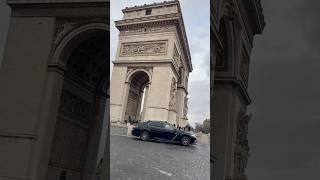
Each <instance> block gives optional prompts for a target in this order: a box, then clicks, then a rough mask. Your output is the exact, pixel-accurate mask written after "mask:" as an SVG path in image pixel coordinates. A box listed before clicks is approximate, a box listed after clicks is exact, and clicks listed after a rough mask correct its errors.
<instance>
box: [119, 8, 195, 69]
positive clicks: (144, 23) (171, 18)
mask: <svg viewBox="0 0 320 180" xmlns="http://www.w3.org/2000/svg"><path fill="white" fill-rule="evenodd" d="M115 25H116V27H117V28H118V30H119V31H124V30H129V29H134V28H141V27H150V26H163V25H175V26H176V27H177V34H178V37H179V40H180V41H181V45H182V50H183V52H184V54H185V57H186V59H187V65H188V70H189V72H191V71H192V70H193V67H192V62H191V55H190V49H189V44H188V40H187V35H186V32H185V27H184V25H183V19H182V16H181V14H179V13H170V14H162V15H154V16H148V17H139V18H131V19H123V20H119V21H115Z"/></svg>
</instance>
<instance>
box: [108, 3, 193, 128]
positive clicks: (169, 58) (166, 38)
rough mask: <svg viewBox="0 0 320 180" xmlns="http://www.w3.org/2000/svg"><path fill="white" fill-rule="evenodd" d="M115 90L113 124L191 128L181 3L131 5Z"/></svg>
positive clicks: (122, 35)
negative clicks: (147, 122)
mask: <svg viewBox="0 0 320 180" xmlns="http://www.w3.org/2000/svg"><path fill="white" fill-rule="evenodd" d="M122 12H123V18H122V20H119V21H116V22H115V25H116V27H117V28H118V30H119V31H120V34H119V42H118V49H117V53H116V58H115V61H113V64H114V67H113V72H112V79H111V86H110V95H111V97H110V113H111V115H110V118H111V122H112V123H117V122H121V123H123V122H124V121H125V120H128V119H132V120H141V121H145V120H161V121H168V122H170V123H172V124H177V125H179V126H181V127H183V126H186V125H187V120H188V119H187V109H188V106H187V104H188V98H187V95H188V90H187V89H188V77H189V73H190V72H191V71H192V63H191V56H190V51H189V45H188V41H187V36H186V32H185V27H184V23H183V18H182V13H181V8H180V4H179V1H168V2H162V3H153V4H148V5H143V6H134V7H126V8H125V9H123V10H122Z"/></svg>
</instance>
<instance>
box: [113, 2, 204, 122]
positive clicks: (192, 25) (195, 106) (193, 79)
mask: <svg viewBox="0 0 320 180" xmlns="http://www.w3.org/2000/svg"><path fill="white" fill-rule="evenodd" d="M162 1H163V0H134V1H132V0H121V1H111V8H110V9H111V17H110V18H111V27H110V28H111V35H110V36H111V38H110V39H111V44H110V46H111V49H110V52H111V53H110V59H111V60H112V61H113V60H114V59H115V54H116V49H117V45H118V34H119V31H118V29H117V28H116V27H115V25H114V21H116V20H120V19H122V16H123V13H122V11H121V10H122V9H124V8H125V7H131V6H134V5H143V4H149V3H153V2H162ZM180 2H181V3H180V4H181V9H182V15H183V20H184V23H185V29H186V32H187V37H188V43H189V46H190V53H191V58H192V64H193V69H194V70H193V71H192V73H191V74H190V78H189V96H188V97H189V104H188V106H189V111H188V118H189V122H190V124H191V125H194V123H195V122H199V123H202V121H203V120H205V119H206V118H209V117H210V115H209V112H210V9H209V7H210V6H209V5H210V1H209V0H201V3H199V2H198V1H194V0H183V1H180ZM195 12H196V15H195ZM111 66H112V64H111Z"/></svg>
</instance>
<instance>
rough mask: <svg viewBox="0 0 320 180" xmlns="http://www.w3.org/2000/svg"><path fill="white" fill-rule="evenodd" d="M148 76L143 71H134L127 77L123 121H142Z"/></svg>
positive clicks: (148, 81)
mask: <svg viewBox="0 0 320 180" xmlns="http://www.w3.org/2000/svg"><path fill="white" fill-rule="evenodd" d="M149 83H150V78H149V75H148V74H147V73H146V72H144V71H136V72H134V73H133V74H132V75H131V76H130V77H129V84H130V85H129V90H128V98H127V102H126V111H125V117H124V119H125V120H129V119H131V120H139V121H141V120H142V119H144V117H143V112H144V107H142V106H144V105H145V104H144V101H145V100H146V98H147V92H148V85H149Z"/></svg>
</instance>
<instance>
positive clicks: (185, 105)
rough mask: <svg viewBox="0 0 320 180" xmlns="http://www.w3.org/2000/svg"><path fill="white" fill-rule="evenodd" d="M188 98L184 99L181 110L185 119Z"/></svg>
mask: <svg viewBox="0 0 320 180" xmlns="http://www.w3.org/2000/svg"><path fill="white" fill-rule="evenodd" d="M188 100H189V99H188V98H187V96H186V97H184V109H183V117H184V118H187V114H188Z"/></svg>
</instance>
